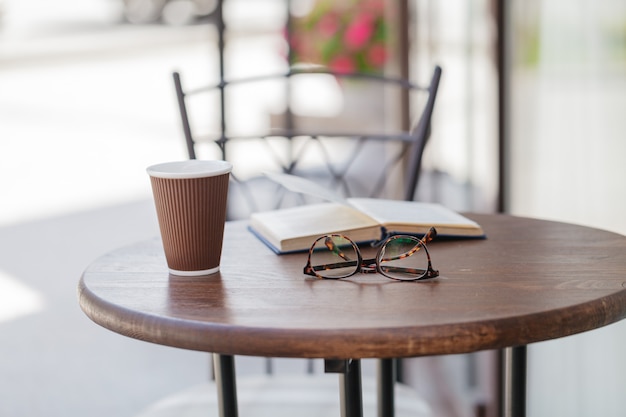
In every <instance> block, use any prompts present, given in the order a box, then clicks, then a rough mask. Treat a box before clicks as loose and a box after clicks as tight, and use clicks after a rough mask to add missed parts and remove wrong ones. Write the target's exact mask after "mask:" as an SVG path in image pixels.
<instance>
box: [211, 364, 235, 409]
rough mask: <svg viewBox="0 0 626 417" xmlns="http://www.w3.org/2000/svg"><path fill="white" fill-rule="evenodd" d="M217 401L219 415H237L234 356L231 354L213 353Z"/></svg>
mask: <svg viewBox="0 0 626 417" xmlns="http://www.w3.org/2000/svg"><path fill="white" fill-rule="evenodd" d="M213 368H214V372H215V384H216V385H217V402H218V404H219V411H220V417H237V416H238V414H239V411H238V410H237V382H236V380H235V358H234V357H233V356H231V355H220V354H217V353H214V354H213Z"/></svg>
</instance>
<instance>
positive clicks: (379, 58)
mask: <svg viewBox="0 0 626 417" xmlns="http://www.w3.org/2000/svg"><path fill="white" fill-rule="evenodd" d="M367 60H368V61H369V63H370V64H371V65H372V66H373V67H375V68H379V67H382V66H383V65H384V63H385V61H387V50H386V49H385V46H384V45H383V44H382V43H376V44H374V45H372V46H371V48H370V50H369V51H368V53H367Z"/></svg>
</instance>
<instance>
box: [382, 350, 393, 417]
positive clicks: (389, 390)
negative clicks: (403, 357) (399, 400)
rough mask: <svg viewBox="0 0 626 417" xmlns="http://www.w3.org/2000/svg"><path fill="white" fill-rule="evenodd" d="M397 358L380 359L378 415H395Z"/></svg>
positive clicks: (386, 416)
mask: <svg viewBox="0 0 626 417" xmlns="http://www.w3.org/2000/svg"><path fill="white" fill-rule="evenodd" d="M395 382H396V372H395V360H394V359H379V361H378V417H394V413H395V407H394V386H395Z"/></svg>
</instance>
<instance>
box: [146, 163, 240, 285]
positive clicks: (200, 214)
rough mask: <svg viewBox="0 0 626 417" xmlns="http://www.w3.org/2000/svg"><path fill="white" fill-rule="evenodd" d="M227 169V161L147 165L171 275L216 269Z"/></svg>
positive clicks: (212, 271) (223, 215) (200, 273)
mask: <svg viewBox="0 0 626 417" xmlns="http://www.w3.org/2000/svg"><path fill="white" fill-rule="evenodd" d="M231 170H232V165H231V164H230V163H229V162H225V161H200V160H190V161H181V162H167V163H164V164H159V165H153V166H151V167H148V169H147V171H148V175H150V181H151V183H152V193H153V195H154V204H155V206H156V212H157V218H158V220H159V228H160V230H161V239H162V241H163V249H164V250H165V258H166V260H167V266H168V267H169V270H170V273H171V274H173V275H182V276H192V275H208V274H213V273H215V272H217V271H219V265H220V258H221V255H222V240H223V237H224V223H225V221H226V199H227V197H228V180H229V177H230V172H231Z"/></svg>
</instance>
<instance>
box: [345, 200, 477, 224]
mask: <svg viewBox="0 0 626 417" xmlns="http://www.w3.org/2000/svg"><path fill="white" fill-rule="evenodd" d="M348 202H349V203H350V204H351V205H352V206H353V207H355V208H356V209H357V210H360V211H362V212H363V213H366V214H367V215H369V216H370V217H372V218H374V219H376V220H377V221H378V222H380V224H383V225H388V224H405V225H424V226H435V227H437V226H439V227H442V226H454V227H461V228H462V227H467V228H477V227H479V226H478V224H477V223H476V222H474V221H472V220H470V219H468V218H467V217H464V216H462V215H461V214H459V213H457V212H455V211H453V210H450V209H448V208H446V207H444V206H442V205H440V204H435V203H422V202H416V201H401V200H383V199H373V198H350V199H348Z"/></svg>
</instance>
